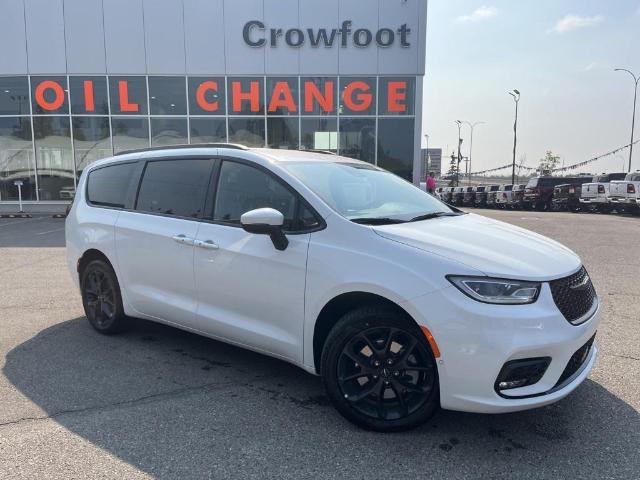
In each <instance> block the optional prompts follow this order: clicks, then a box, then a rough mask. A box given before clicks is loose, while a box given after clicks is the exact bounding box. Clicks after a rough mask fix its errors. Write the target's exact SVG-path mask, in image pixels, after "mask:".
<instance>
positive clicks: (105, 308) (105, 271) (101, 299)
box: [81, 260, 125, 334]
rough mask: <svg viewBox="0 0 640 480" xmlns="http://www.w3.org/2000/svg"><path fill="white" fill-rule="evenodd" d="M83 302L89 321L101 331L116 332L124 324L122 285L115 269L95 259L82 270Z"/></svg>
mask: <svg viewBox="0 0 640 480" xmlns="http://www.w3.org/2000/svg"><path fill="white" fill-rule="evenodd" d="M81 291H82V304H83V306H84V311H85V315H86V316H87V319H88V320H89V323H91V325H92V326H93V327H94V328H95V329H96V330H97V331H99V332H100V333H107V334H110V333H116V332H118V331H120V330H121V329H122V327H123V326H124V320H125V316H124V309H123V308H122V298H121V296H120V286H119V284H118V280H117V278H116V275H115V273H114V272H113V269H112V268H111V266H110V265H109V264H107V263H106V262H104V261H102V260H94V261H92V262H91V263H89V264H88V265H87V267H86V268H85V269H84V270H83V272H82V283H81Z"/></svg>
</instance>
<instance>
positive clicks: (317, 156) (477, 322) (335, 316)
mask: <svg viewBox="0 0 640 480" xmlns="http://www.w3.org/2000/svg"><path fill="white" fill-rule="evenodd" d="M66 240H67V261H68V265H69V268H70V270H71V273H72V276H73V278H74V280H75V282H76V283H77V284H78V286H79V288H80V292H81V294H82V301H83V305H84V309H85V312H86V316H87V319H88V320H89V322H90V323H91V325H93V327H94V328H95V329H96V330H98V331H99V332H102V333H107V334H111V333H115V332H118V331H121V330H122V329H124V328H125V327H126V326H127V324H128V322H129V318H130V317H138V318H144V319H149V320H153V321H157V322H162V323H165V324H168V325H173V326H176V327H178V328H182V329H185V330H189V331H192V332H196V333H199V334H202V335H206V336H208V337H211V338H215V339H218V340H221V341H224V342H228V343H232V344H234V345H239V346H241V347H244V348H248V349H251V350H255V351H257V352H261V353H264V354H266V355H271V356H273V357H277V358H280V359H282V360H285V361H287V362H291V363H293V364H295V365H298V366H299V367H301V368H303V369H305V370H306V371H308V372H310V373H314V374H317V375H321V376H322V378H323V381H324V384H325V387H326V390H327V394H328V396H329V398H330V399H331V401H332V402H333V404H334V405H335V407H336V408H337V410H338V411H339V412H340V413H341V414H342V415H344V416H345V417H346V418H347V419H349V420H350V421H352V422H354V423H356V424H358V425H361V426H363V427H365V428H368V429H373V430H380V431H393V430H402V429H407V428H410V427H413V426H416V425H418V424H420V423H421V422H424V421H425V420H427V419H428V418H429V417H430V416H431V415H432V414H433V413H434V411H435V410H436V409H437V408H438V407H439V406H441V407H442V408H446V409H453V410H462V411H469V412H485V413H498V412H510V411H516V410H523V409H528V408H533V407H538V406H541V405H546V404H549V403H551V402H554V401H557V400H559V399H561V398H563V397H565V396H566V395H567V394H569V393H570V392H571V391H573V390H574V389H575V388H576V387H577V386H578V385H579V384H580V383H581V382H582V381H583V380H584V379H585V378H586V377H587V375H588V373H589V371H590V370H591V368H592V367H593V365H594V362H595V359H596V353H597V348H596V345H595V343H594V337H595V333H596V328H597V326H598V322H599V319H600V306H599V302H598V298H597V296H596V293H595V290H594V288H593V286H592V283H591V280H590V279H589V276H588V274H587V272H586V270H585V268H584V267H583V266H582V263H581V261H580V259H579V258H578V256H577V255H576V254H574V253H573V252H572V251H571V250H569V249H568V248H566V247H564V246H562V245H560V244H559V243H557V242H555V241H553V240H550V239H548V238H545V237H543V236H541V235H537V234H535V233H533V232H530V231H527V230H524V229H522V228H518V227H515V226H512V225H508V224H506V223H502V222H498V221H495V220H491V219H488V218H486V217H483V216H479V215H474V214H467V213H464V212H461V211H459V210H457V209H455V208H452V207H450V206H447V205H445V204H444V203H442V202H440V201H439V200H438V199H436V198H435V197H434V196H432V195H428V194H426V193H425V192H423V191H421V190H420V189H419V188H417V187H415V186H413V185H412V184H411V183H409V182H407V181H405V180H403V179H401V178H399V177H397V176H395V175H393V174H391V173H389V172H387V171H385V170H382V169H380V168H377V167H375V166H373V165H370V164H368V163H365V162H361V161H357V160H353V159H350V158H344V157H340V156H336V155H331V154H327V153H321V152H299V151H291V150H268V149H253V148H251V149H249V148H246V147H242V146H238V145H231V144H213V145H209V146H186V147H170V148H162V149H148V150H144V151H137V152H131V153H127V154H122V155H117V156H115V157H113V158H109V159H105V160H101V161H98V162H96V163H93V164H92V165H91V166H90V167H88V168H86V169H85V170H84V171H83V172H82V176H81V178H80V180H79V183H78V191H77V194H76V196H75V198H74V202H73V204H72V206H71V208H70V210H69V212H68V216H67V219H66ZM212 348H215V344H212Z"/></svg>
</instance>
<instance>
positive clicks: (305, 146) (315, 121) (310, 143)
mask: <svg viewBox="0 0 640 480" xmlns="http://www.w3.org/2000/svg"><path fill="white" fill-rule="evenodd" d="M300 128H301V135H300V148H301V149H302V150H332V151H336V150H337V149H338V120H337V119H336V118H335V117H333V118H302V120H301V121H300Z"/></svg>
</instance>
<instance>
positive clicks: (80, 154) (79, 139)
mask: <svg viewBox="0 0 640 480" xmlns="http://www.w3.org/2000/svg"><path fill="white" fill-rule="evenodd" d="M71 124H72V125H73V148H74V151H75V159H76V171H77V172H78V173H77V175H78V178H79V177H80V174H81V173H82V170H84V168H85V167H87V166H88V165H89V164H91V163H92V162H95V161H96V160H99V159H101V158H106V157H110V156H111V155H112V151H111V138H110V133H109V118H108V117H72V120H71Z"/></svg>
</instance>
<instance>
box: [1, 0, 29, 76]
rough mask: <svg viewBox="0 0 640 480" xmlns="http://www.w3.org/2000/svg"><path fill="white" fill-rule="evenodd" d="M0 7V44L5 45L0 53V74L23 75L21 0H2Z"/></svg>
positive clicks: (22, 10)
mask: <svg viewBox="0 0 640 480" xmlns="http://www.w3.org/2000/svg"><path fill="white" fill-rule="evenodd" d="M0 9H1V10H2V15H0V44H1V45H5V52H4V53H3V54H2V55H0V74H5V75H7V74H9V75H10V74H21V75H23V74H25V73H27V40H26V37H25V31H24V29H25V25H24V4H23V2H22V0H3V1H2V5H1V6H0ZM7 45H11V48H10V49H8V48H6V46H7Z"/></svg>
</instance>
